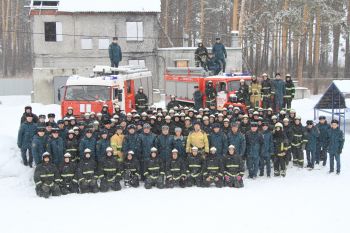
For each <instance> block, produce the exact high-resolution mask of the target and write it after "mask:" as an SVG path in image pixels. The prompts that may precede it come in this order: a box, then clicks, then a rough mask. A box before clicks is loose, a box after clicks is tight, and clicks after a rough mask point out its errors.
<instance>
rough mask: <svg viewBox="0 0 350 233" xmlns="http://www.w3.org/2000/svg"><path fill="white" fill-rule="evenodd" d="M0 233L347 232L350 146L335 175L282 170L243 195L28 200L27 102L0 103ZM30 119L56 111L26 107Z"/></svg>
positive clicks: (249, 185) (131, 194) (302, 103)
mask: <svg viewBox="0 0 350 233" xmlns="http://www.w3.org/2000/svg"><path fill="white" fill-rule="evenodd" d="M318 98H319V97H312V98H311V99H304V100H298V101H295V102H294V106H293V107H294V108H295V109H296V110H297V111H298V113H300V114H299V115H301V116H302V119H303V121H306V120H307V119H313V110H312V107H313V106H314V104H315V102H316V101H317V100H318ZM0 101H2V102H3V105H0V112H1V113H2V114H0V122H2V123H1V124H0V151H1V152H2V154H1V156H0V206H1V211H0V219H1V220H2V221H1V222H2V224H1V225H0V229H1V232H6V233H10V232H21V233H22V232H26V233H31V232H35V233H40V232H47V231H49V232H50V233H56V232H57V233H64V232H67V233H71V232H84V233H88V232H115V231H118V232H129V231H132V232H136V231H137V232H143V233H145V232H153V233H155V232H176V233H180V232H190V231H192V232H204V233H206V232H233V231H235V232H240V233H245V232H247V233H248V232H249V233H251V232H269V233H274V232H276V233H277V232H287V233H288V232H290V233H295V232H318V233H321V232H325V233H326V232H327V233H329V232H347V229H349V227H348V216H349V214H348V213H349V210H350V202H349V200H348V199H349V196H350V189H349V187H350V185H349V180H350V166H349V162H350V159H349V156H347V153H348V152H349V151H350V144H349V143H345V148H344V150H343V151H344V153H343V155H342V173H341V175H340V176H337V175H333V174H332V175H329V174H328V173H327V171H328V168H327V167H325V168H321V169H320V170H314V171H308V170H306V169H298V168H292V167H289V168H288V171H287V177H286V178H274V177H273V178H270V179H268V178H265V177H264V178H258V179H257V180H245V188H243V189H240V190H237V189H230V188H223V189H217V188H209V189H202V188H185V189H180V188H175V189H173V190H169V189H167V190H157V189H152V190H145V189H144V188H143V187H140V188H138V189H123V190H122V191H120V192H109V193H103V194H102V193H98V194H84V195H78V194H74V195H68V196H61V197H53V198H50V199H47V200H46V199H42V198H38V197H36V195H35V191H34V185H33V181H32V173H33V171H32V169H29V168H26V167H23V166H22V165H21V164H20V153H19V150H18V149H17V146H16V136H17V130H18V126H19V118H20V116H21V114H22V112H23V107H24V106H25V105H26V104H27V103H29V98H28V97H21V96H17V97H15V98H13V97H0ZM32 106H33V111H34V112H35V113H45V114H47V113H49V112H55V113H56V114H59V106H57V105H49V106H43V105H41V104H32Z"/></svg>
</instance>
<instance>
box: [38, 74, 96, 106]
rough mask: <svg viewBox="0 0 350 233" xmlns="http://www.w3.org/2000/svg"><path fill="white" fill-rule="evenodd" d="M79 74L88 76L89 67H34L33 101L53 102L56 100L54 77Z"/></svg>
mask: <svg viewBox="0 0 350 233" xmlns="http://www.w3.org/2000/svg"><path fill="white" fill-rule="evenodd" d="M74 74H79V75H82V76H88V75H89V74H90V70H89V69H87V68H75V69H63V68H34V69H33V91H34V95H33V99H32V101H33V102H36V103H43V104H53V103H54V102H55V90H54V85H53V84H54V77H59V76H71V75H74Z"/></svg>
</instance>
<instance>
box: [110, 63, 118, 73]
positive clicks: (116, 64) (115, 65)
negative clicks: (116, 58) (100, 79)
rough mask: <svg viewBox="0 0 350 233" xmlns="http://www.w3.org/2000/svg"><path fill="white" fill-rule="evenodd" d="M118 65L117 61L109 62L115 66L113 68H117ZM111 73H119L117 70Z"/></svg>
mask: <svg viewBox="0 0 350 233" xmlns="http://www.w3.org/2000/svg"><path fill="white" fill-rule="evenodd" d="M118 66H119V62H113V61H112V62H111V67H115V68H118ZM112 74H119V72H118V71H113V72H112Z"/></svg>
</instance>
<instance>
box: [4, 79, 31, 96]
mask: <svg viewBox="0 0 350 233" xmlns="http://www.w3.org/2000/svg"><path fill="white" fill-rule="evenodd" d="M32 91H33V80H32V79H31V78H2V79H0V96H3V95H30V94H31V92H32Z"/></svg>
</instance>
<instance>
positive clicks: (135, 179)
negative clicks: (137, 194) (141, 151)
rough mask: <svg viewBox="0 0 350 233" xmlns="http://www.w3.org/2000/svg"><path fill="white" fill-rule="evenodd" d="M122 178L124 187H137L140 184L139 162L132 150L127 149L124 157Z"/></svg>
mask: <svg viewBox="0 0 350 233" xmlns="http://www.w3.org/2000/svg"><path fill="white" fill-rule="evenodd" d="M123 178H124V186H125V187H130V186H131V187H134V188H137V187H139V185H140V179H141V175H140V162H139V160H138V159H137V158H136V156H135V154H134V152H133V151H132V150H130V151H128V153H127V155H126V156H125V159H124V163H123Z"/></svg>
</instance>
